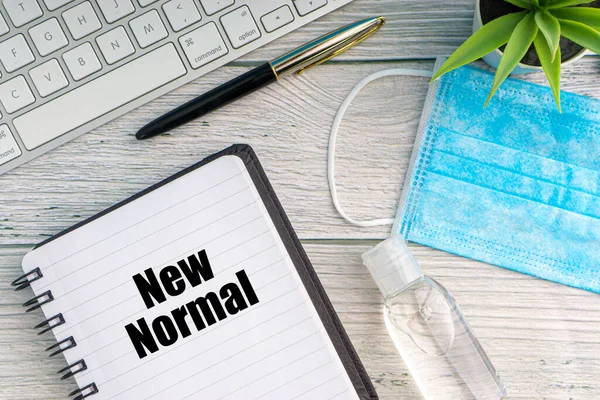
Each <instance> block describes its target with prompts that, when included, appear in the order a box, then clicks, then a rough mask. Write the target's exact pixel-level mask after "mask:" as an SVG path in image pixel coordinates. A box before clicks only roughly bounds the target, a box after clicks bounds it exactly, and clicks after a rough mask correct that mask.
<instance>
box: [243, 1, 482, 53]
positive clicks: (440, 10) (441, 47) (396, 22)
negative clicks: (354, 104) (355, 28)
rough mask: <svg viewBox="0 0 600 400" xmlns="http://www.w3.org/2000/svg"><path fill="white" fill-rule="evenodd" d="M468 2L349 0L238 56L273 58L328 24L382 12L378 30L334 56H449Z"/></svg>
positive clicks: (468, 22) (465, 24)
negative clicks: (282, 35)
mask: <svg viewBox="0 0 600 400" xmlns="http://www.w3.org/2000/svg"><path fill="white" fill-rule="evenodd" d="M474 10H475V2H474V1H473V0H455V1H436V2H431V1H423V0H402V1H399V0H377V1H376V2H375V1H372V0H355V1H354V2H352V3H350V4H348V5H346V6H344V7H342V8H341V9H339V10H336V11H334V12H333V13H331V14H329V15H327V16H325V17H323V18H321V19H319V20H317V21H314V22H311V23H310V24H308V25H306V26H304V27H303V28H300V29H298V30H296V31H294V32H292V33H290V34H288V35H286V36H285V37H283V38H281V39H279V40H277V41H275V42H273V43H271V44H269V45H267V46H265V47H263V48H261V49H258V50H257V51H254V52H252V53H251V54H248V55H247V56H245V57H243V58H242V60H245V61H248V60H251V61H257V60H268V59H271V58H274V57H277V56H279V55H281V54H283V53H285V52H287V51H289V50H291V49H293V48H295V47H298V46H300V45H302V44H304V43H306V42H307V41H308V39H309V38H316V37H318V36H321V35H323V34H325V33H327V32H329V31H331V30H332V29H334V28H337V27H341V26H343V25H346V24H349V23H352V22H355V21H358V20H360V19H363V18H368V17H375V16H379V15H382V16H384V17H386V19H387V23H386V25H385V26H384V28H383V29H382V30H381V31H380V32H378V33H377V34H376V36H373V38H371V39H369V40H367V41H365V42H364V43H362V44H361V45H360V46H358V47H356V48H354V49H352V50H350V51H348V52H347V53H345V54H343V55H341V56H340V57H339V59H340V60H373V59H377V60H381V59H407V58H432V57H436V56H440V55H446V56H447V55H449V54H451V53H452V51H454V49H455V48H456V47H458V46H460V44H461V43H462V42H463V41H464V40H465V39H466V38H467V37H468V36H469V35H470V34H471V32H472V25H473V13H474Z"/></svg>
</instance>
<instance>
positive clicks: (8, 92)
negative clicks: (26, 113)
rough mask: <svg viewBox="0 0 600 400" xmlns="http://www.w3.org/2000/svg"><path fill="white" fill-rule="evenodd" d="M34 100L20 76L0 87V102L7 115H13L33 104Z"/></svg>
mask: <svg viewBox="0 0 600 400" xmlns="http://www.w3.org/2000/svg"><path fill="white" fill-rule="evenodd" d="M34 101H35V98H34V97H33V93H31V90H30V89H29V85H27V82H26V81H25V78H23V76H22V75H19V76H17V77H16V78H13V79H11V80H10V81H8V82H4V83H3V84H1V85H0V102H2V105H3V106H4V109H5V110H6V112H7V113H9V114H10V113H14V112H15V111H18V110H20V109H21V108H23V107H26V106H28V105H30V104H31V103H33V102H34Z"/></svg>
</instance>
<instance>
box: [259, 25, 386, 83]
mask: <svg viewBox="0 0 600 400" xmlns="http://www.w3.org/2000/svg"><path fill="white" fill-rule="evenodd" d="M384 24H385V18H384V17H377V18H369V19H366V20H362V21H359V22H355V23H353V24H350V25H347V26H345V27H342V28H339V29H337V30H335V31H333V32H330V33H327V34H326V35H323V36H321V37H320V38H317V39H315V40H313V41H311V42H310V43H307V44H305V45H303V46H301V47H299V48H297V49H295V50H292V51H290V52H289V53H287V54H284V55H283V56H281V57H279V58H277V59H275V60H273V61H271V62H269V65H271V69H272V70H273V72H274V73H275V77H276V78H277V79H279V78H280V77H282V76H285V75H289V74H292V73H296V74H301V73H303V72H304V71H306V70H307V69H309V68H312V67H315V66H317V65H320V64H322V63H324V62H325V61H327V60H330V59H332V58H333V57H336V56H338V55H339V54H341V53H343V52H344V51H346V50H348V49H349V48H350V47H353V46H355V45H356V44H358V43H360V42H362V41H363V40H365V39H367V38H368V37H369V36H371V35H372V34H373V33H375V32H376V31H377V30H379V29H380V28H381V27H382V26H383V25H384Z"/></svg>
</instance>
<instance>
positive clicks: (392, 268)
mask: <svg viewBox="0 0 600 400" xmlns="http://www.w3.org/2000/svg"><path fill="white" fill-rule="evenodd" d="M362 257H363V262H364V264H365V265H366V266H367V268H369V271H370V272H371V274H372V275H373V278H374V279H375V282H376V283H377V286H378V287H379V289H380V290H381V293H382V294H383V296H384V298H385V304H384V310H383V312H384V319H385V324H386V327H387V330H388V332H389V334H390V336H391V337H392V340H393V341H394V344H395V345H396V348H397V349H398V351H399V352H400V355H401V356H402V359H403V360H404V362H405V364H406V365H407V367H408V369H409V371H410V373H411V374H412V376H413V378H414V379H415V381H416V383H417V385H418V387H419V390H420V391H421V393H422V394H423V396H424V397H425V399H427V400H432V399H457V400H459V399H460V400H463V399H491V400H496V399H501V398H503V397H504V396H505V395H506V390H505V387H504V385H503V383H502V381H501V380H500V377H499V376H498V374H497V373H496V370H495V369H494V366H493V365H492V363H491V362H490V360H489V359H488V357H487V355H486V354H485V352H484V351H483V349H482V348H481V345H480V344H479V342H478V341H477V338H475V336H474V335H473V332H472V331H471V328H470V327H469V324H468V323H467V321H466V320H465V317H464V315H463V314H462V312H461V311H460V308H459V307H458V304H456V302H455V300H454V298H453V297H452V295H451V294H450V292H448V291H447V290H446V289H445V288H444V287H443V286H442V285H440V284H439V283H437V282H436V281H435V280H433V279H431V278H429V277H427V276H424V275H423V272H422V271H421V268H420V267H419V265H418V264H417V262H416V261H415V259H414V258H413V256H412V254H411V253H410V251H409V250H408V247H407V246H406V243H405V242H404V239H402V238H401V237H400V236H392V237H391V238H389V239H387V240H385V241H383V242H382V243H380V244H379V245H377V246H376V247H374V248H373V249H371V250H369V251H367V252H366V253H364V254H363V256H362Z"/></svg>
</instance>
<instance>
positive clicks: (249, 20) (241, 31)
mask: <svg viewBox="0 0 600 400" xmlns="http://www.w3.org/2000/svg"><path fill="white" fill-rule="evenodd" d="M221 23H222V24H223V28H225V32H226V33H227V37H229V41H230V42H231V45H232V46H233V47H234V48H236V49H239V48H240V47H242V46H244V45H247V44H248V43H250V42H253V41H255V40H256V39H258V38H259V37H260V36H261V35H260V30H259V29H258V26H256V22H254V18H253V17H252V14H251V13H250V9H249V8H248V6H242V7H240V8H238V9H236V10H233V11H232V12H230V13H229V14H225V15H223V16H222V17H221Z"/></svg>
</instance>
